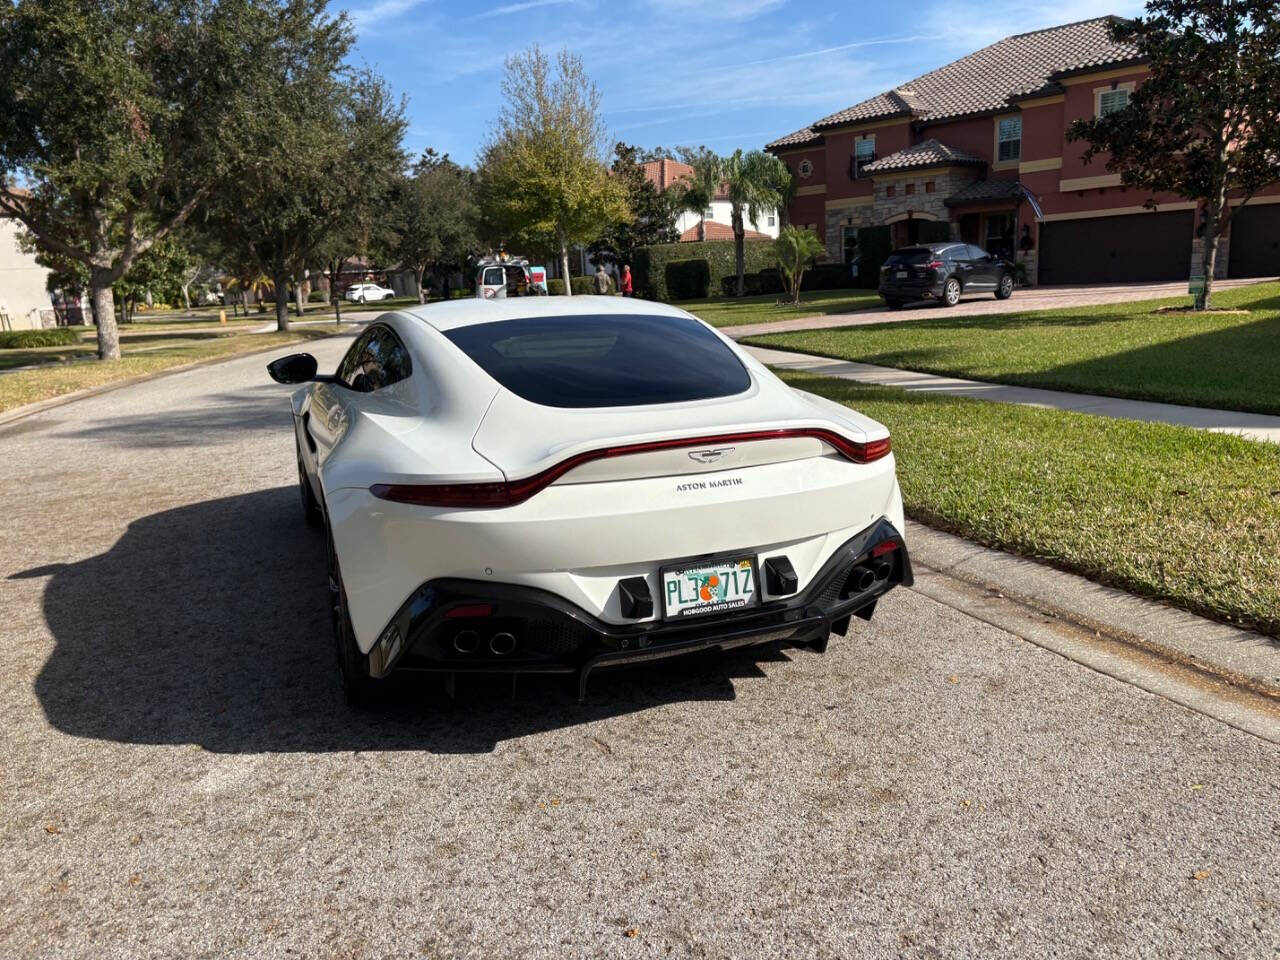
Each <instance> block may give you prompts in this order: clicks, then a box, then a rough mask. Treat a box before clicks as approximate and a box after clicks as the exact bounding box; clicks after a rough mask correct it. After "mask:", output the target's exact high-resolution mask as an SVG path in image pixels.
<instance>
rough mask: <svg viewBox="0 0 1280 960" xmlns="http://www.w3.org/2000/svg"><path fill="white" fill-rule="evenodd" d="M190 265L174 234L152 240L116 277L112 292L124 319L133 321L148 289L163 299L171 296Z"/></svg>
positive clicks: (128, 321)
mask: <svg viewBox="0 0 1280 960" xmlns="http://www.w3.org/2000/svg"><path fill="white" fill-rule="evenodd" d="M190 267H191V254H190V253H189V252H188V251H187V249H186V248H185V247H184V246H183V245H182V244H181V243H180V242H178V241H177V240H176V239H175V238H174V237H172V236H169V237H165V238H164V239H162V240H159V241H157V242H156V243H154V244H152V245H151V246H150V247H149V248H148V249H147V251H146V252H145V253H142V254H140V255H139V256H138V258H137V259H136V260H134V261H133V264H132V266H130V267H129V269H128V270H127V271H125V274H124V276H122V277H121V278H120V279H119V280H117V281H116V283H115V287H114V290H113V292H114V294H115V296H116V298H118V299H119V301H120V304H121V308H122V311H123V313H124V322H125V323H132V322H133V311H134V307H135V306H136V305H137V303H138V301H139V300H143V299H145V298H146V296H147V293H148V291H151V292H154V293H157V294H159V296H160V298H161V299H162V300H165V301H169V300H171V299H173V295H176V294H177V293H178V292H179V291H180V290H181V288H182V283H183V277H184V276H185V274H186V272H187V271H188V270H189V269H190Z"/></svg>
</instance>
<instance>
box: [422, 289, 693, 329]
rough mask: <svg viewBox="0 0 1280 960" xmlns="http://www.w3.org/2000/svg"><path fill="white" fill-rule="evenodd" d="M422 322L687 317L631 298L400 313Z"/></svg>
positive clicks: (475, 303)
mask: <svg viewBox="0 0 1280 960" xmlns="http://www.w3.org/2000/svg"><path fill="white" fill-rule="evenodd" d="M398 312H399V313H401V314H402V315H405V316H409V317H413V318H415V319H417V320H422V321H424V322H425V323H427V324H429V325H430V326H432V327H435V328H436V329H437V330H441V331H443V330H452V329H454V328H456V327H466V326H470V325H471V324H475V323H494V322H496V321H498V320H523V319H528V318H530V317H575V316H628V317H655V316H661V317H686V316H688V314H687V313H685V311H683V310H681V309H680V308H679V307H673V306H671V305H670V304H666V303H655V302H654V301H652V300H637V299H634V298H632V297H593V296H584V295H581V294H579V295H577V296H572V297H563V296H561V297H502V298H498V299H494V300H483V299H481V298H479V297H468V298H466V299H459V300H448V301H442V302H440V303H427V304H423V305H422V306H419V307H409V308H408V309H405V310H401V311H398Z"/></svg>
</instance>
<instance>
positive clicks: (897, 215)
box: [824, 167, 978, 263]
mask: <svg viewBox="0 0 1280 960" xmlns="http://www.w3.org/2000/svg"><path fill="white" fill-rule="evenodd" d="M977 179H978V173H977V171H975V170H974V169H973V168H972V167H944V168H933V169H925V170H918V171H913V172H911V173H894V174H889V175H887V176H881V177H877V178H875V179H874V180H873V182H872V187H873V189H874V193H873V194H872V196H870V197H857V198H849V199H848V200H845V201H839V200H829V201H827V212H826V224H825V226H826V231H825V234H824V235H825V236H826V240H827V257H828V258H829V259H830V260H831V261H832V262H834V263H841V262H842V261H843V260H844V229H845V228H846V227H854V228H855V229H861V228H863V227H876V226H881V225H883V224H888V223H896V222H897V221H899V220H904V219H906V218H907V215H908V214H910V215H912V216H917V217H919V218H920V219H922V220H936V221H939V222H942V223H950V224H951V236H952V237H953V238H955V239H959V236H960V225H959V224H958V223H957V222H955V221H954V220H953V218H952V216H951V210H950V208H949V207H948V206H947V203H946V201H947V197H949V196H951V195H952V194H954V193H955V192H956V191H958V190H959V189H960V188H961V187H964V186H967V185H969V184H971V183H973V182H974V181H975V180H977Z"/></svg>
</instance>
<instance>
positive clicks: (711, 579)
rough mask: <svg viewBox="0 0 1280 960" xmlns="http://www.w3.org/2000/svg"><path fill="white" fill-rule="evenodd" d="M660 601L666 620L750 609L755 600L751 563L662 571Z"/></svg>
mask: <svg viewBox="0 0 1280 960" xmlns="http://www.w3.org/2000/svg"><path fill="white" fill-rule="evenodd" d="M662 598H663V605H664V606H663V609H664V610H665V613H666V617H667V619H669V620H676V619H681V618H684V617H697V616H702V615H705V614H709V613H729V612H730V611H733V610H741V609H743V608H744V607H749V606H752V605H753V604H755V602H756V600H757V594H756V563H755V559H754V558H752V557H746V558H737V557H735V558H731V559H727V560H718V561H717V560H711V561H698V562H696V563H694V564H691V565H688V566H683V565H682V566H679V567H666V568H664V569H663V570H662Z"/></svg>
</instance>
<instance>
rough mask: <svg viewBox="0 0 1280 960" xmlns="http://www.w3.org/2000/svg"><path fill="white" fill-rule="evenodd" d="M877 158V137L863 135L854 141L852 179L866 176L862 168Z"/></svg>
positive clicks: (851, 160) (851, 159) (851, 165)
mask: <svg viewBox="0 0 1280 960" xmlns="http://www.w3.org/2000/svg"><path fill="white" fill-rule="evenodd" d="M875 158H876V138H875V137H863V138H862V139H861V140H855V141H853V157H852V158H850V164H849V167H850V170H849V174H850V179H851V180H857V179H860V178H861V177H862V176H864V174H863V172H862V168H863V167H865V166H866V165H867V164H868V163H871V162H872V161H874V160H875Z"/></svg>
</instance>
